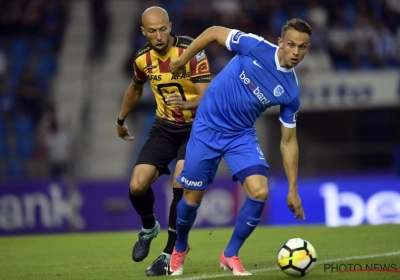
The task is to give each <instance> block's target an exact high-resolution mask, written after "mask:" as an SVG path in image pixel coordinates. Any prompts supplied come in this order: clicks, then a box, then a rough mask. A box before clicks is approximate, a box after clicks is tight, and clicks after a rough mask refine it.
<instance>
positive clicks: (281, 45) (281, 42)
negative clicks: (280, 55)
mask: <svg viewBox="0 0 400 280" xmlns="http://www.w3.org/2000/svg"><path fill="white" fill-rule="evenodd" d="M278 46H279V48H280V49H283V40H282V38H281V37H278Z"/></svg>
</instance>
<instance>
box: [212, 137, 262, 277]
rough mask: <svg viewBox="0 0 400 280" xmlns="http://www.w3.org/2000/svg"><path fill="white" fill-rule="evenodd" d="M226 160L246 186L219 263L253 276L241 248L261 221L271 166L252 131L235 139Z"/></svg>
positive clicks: (234, 270) (237, 272) (236, 176)
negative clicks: (243, 264)
mask: <svg viewBox="0 0 400 280" xmlns="http://www.w3.org/2000/svg"><path fill="white" fill-rule="evenodd" d="M225 161H226V162H227V165H228V167H229V169H230V170H231V172H232V174H234V178H235V179H238V180H239V181H240V182H241V184H242V185H243V188H244V190H245V192H246V200H245V202H244V204H243V206H242V207H241V209H240V211H239V213H238V215H237V218H236V224H235V228H234V230H233V233H232V236H231V238H230V240H229V243H228V245H227V247H226V248H225V250H224V252H222V254H221V258H220V264H221V267H223V268H229V269H231V270H232V272H233V274H234V275H250V273H249V272H247V271H246V270H245V269H244V268H243V266H242V264H241V260H240V258H239V250H240V248H241V247H242V245H243V243H244V242H245V240H246V239H247V238H248V237H249V236H250V235H251V233H252V232H253V231H254V229H255V228H256V226H257V225H258V223H259V222H260V220H261V215H262V213H263V211H264V206H265V202H266V199H267V196H268V188H267V184H268V179H267V170H268V165H267V163H266V162H265V158H264V156H263V154H262V152H261V149H260V147H259V145H258V140H257V138H256V137H255V135H253V134H249V135H244V136H243V137H242V139H236V140H235V142H234V144H233V146H232V147H231V149H230V151H229V153H227V154H226V155H225Z"/></svg>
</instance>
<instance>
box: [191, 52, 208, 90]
mask: <svg viewBox="0 0 400 280" xmlns="http://www.w3.org/2000/svg"><path fill="white" fill-rule="evenodd" d="M190 76H191V78H192V82H193V83H209V82H210V81H211V74H210V64H209V63H208V59H207V56H206V53H205V51H204V50H202V51H200V52H199V53H197V54H196V55H195V56H194V57H192V59H191V60H190Z"/></svg>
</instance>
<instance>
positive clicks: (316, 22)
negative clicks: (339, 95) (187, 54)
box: [127, 0, 400, 73]
mask: <svg viewBox="0 0 400 280" xmlns="http://www.w3.org/2000/svg"><path fill="white" fill-rule="evenodd" d="M142 5H143V6H142V9H141V10H144V9H145V8H146V7H149V6H151V5H160V6H162V7H164V8H165V9H166V10H167V11H168V12H169V15H170V21H171V22H172V23H173V28H172V29H173V33H174V34H177V35H187V36H191V37H194V38H195V37H197V36H198V35H199V34H200V33H201V32H202V31H203V30H204V29H206V28H207V27H209V26H210V25H223V26H226V27H229V28H235V29H240V30H242V31H244V32H251V33H255V34H257V35H260V36H262V37H264V38H265V39H267V40H268V41H270V42H272V43H277V39H278V37H279V36H280V32H281V27H282V26H283V25H284V24H285V22H286V21H287V20H288V19H290V18H293V17H299V18H302V19H304V20H306V21H307V22H309V23H310V25H311V26H312V28H313V35H312V41H311V49H310V52H309V54H308V57H306V59H305V60H304V61H303V62H302V63H301V64H300V65H299V67H298V70H297V71H298V72H299V71H302V72H306V71H315V72H316V73H320V72H321V71H346V70H354V69H362V70H371V69H372V70H374V69H382V68H395V67H399V66H400V53H399V52H397V51H396V50H398V49H399V48H400V1H398V0H334V1H332V0H303V1H298V0H246V1H240V0H218V1H213V0H203V1H197V0H184V1H182V0H159V1H152V0H149V1H145V2H143V4H142ZM139 26H140V19H135V22H134V26H133V36H132V45H133V49H135V50H137V49H138V48H139V47H141V46H142V45H143V44H144V43H145V38H144V37H143V35H142V34H141V32H140V28H139ZM207 54H208V56H209V58H210V59H211V62H212V63H211V67H212V70H213V72H214V73H218V72H219V71H220V70H221V69H222V68H223V67H224V65H225V64H226V63H227V61H228V60H229V59H230V58H231V54H230V53H228V52H226V51H225V50H224V49H223V48H221V47H219V46H215V45H214V46H210V47H209V48H208V49H207ZM132 55H133V54H131V56H130V57H129V59H128V61H130V59H131V57H132ZM130 62H131V61H130ZM127 70H129V63H127Z"/></svg>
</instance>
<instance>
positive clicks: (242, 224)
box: [225, 196, 266, 258]
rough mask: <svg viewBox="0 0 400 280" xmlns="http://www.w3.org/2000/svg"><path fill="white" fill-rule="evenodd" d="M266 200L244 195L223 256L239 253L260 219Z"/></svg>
mask: <svg viewBox="0 0 400 280" xmlns="http://www.w3.org/2000/svg"><path fill="white" fill-rule="evenodd" d="M265 202H266V200H257V199H253V198H251V197H249V196H246V201H245V202H244V204H243V206H242V208H241V209H240V211H239V213H238V216H237V218H236V224H235V228H234V229H233V233H232V236H231V239H230V240H229V243H228V246H227V247H226V249H225V257H227V258H231V257H233V256H238V255H239V249H240V248H241V247H242V245H243V243H244V241H245V240H246V239H247V238H248V237H249V236H250V234H251V233H252V232H253V230H254V229H255V228H256V226H257V225H258V223H259V222H260V220H261V215H262V213H263V210H264V205H265Z"/></svg>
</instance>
